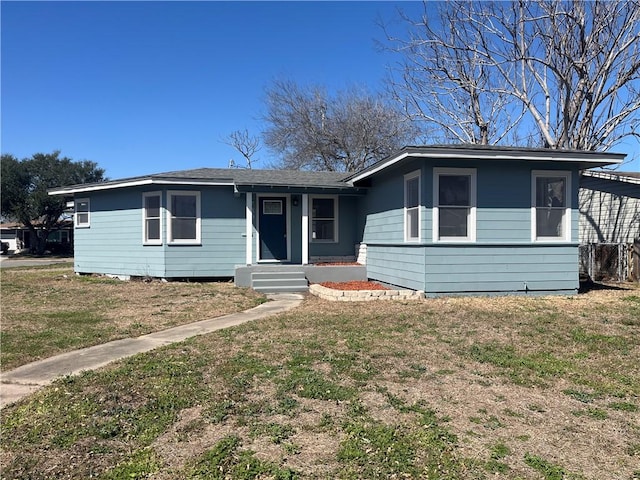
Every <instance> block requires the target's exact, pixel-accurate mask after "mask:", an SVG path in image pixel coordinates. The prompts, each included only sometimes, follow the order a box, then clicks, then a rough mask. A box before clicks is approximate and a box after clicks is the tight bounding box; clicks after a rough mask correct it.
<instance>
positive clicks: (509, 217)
mask: <svg viewBox="0 0 640 480" xmlns="http://www.w3.org/2000/svg"><path fill="white" fill-rule="evenodd" d="M434 167H447V168H476V169H477V170H476V172H477V209H476V241H475V242H465V243H444V242H443V243H440V242H433V232H432V230H433V229H432V218H433V217H432V209H433V205H434V201H433V200H434V199H433V169H434ZM418 169H419V170H420V172H421V205H422V206H421V212H420V213H421V224H420V241H419V242H414V243H411V242H405V241H404V175H405V174H407V173H410V172H413V171H415V170H418ZM533 170H563V171H567V170H569V171H572V176H571V192H570V198H571V206H572V211H571V239H572V240H571V242H559V243H549V244H542V243H536V242H532V232H531V215H532V213H531V195H532V192H531V175H532V171H533ZM577 190H578V172H577V169H576V168H574V167H571V166H568V165H558V164H544V163H539V164H536V165H535V167H533V166H532V164H531V163H527V162H515V161H514V162H510V163H505V162H491V161H485V162H483V163H482V164H478V163H473V162H468V161H464V162H463V161H459V162H458V161H455V160H447V161H436V160H414V161H412V162H407V164H406V165H404V166H402V168H396V169H395V170H393V171H392V172H384V174H381V175H378V176H374V177H373V179H372V186H371V188H370V191H369V195H367V197H366V198H365V199H363V201H362V205H363V209H364V211H365V214H366V217H365V222H364V225H363V232H364V233H363V242H364V243H366V244H367V275H368V276H369V278H372V279H376V280H379V281H382V282H386V283H390V284H393V285H399V286H402V287H406V288H412V289H417V290H425V291H426V292H427V293H432V294H439V293H441V294H451V293H462V292H477V293H482V292H486V293H492V292H525V291H528V292H532V291H539V292H550V291H562V292H576V291H577V289H578V286H579V280H578V250H577V240H578V196H577Z"/></svg>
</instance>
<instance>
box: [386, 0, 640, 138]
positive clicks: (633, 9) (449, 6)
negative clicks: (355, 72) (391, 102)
mask: <svg viewBox="0 0 640 480" xmlns="http://www.w3.org/2000/svg"><path fill="white" fill-rule="evenodd" d="M430 11H433V12H432V13H433V15H431V16H430V15H429V13H430ZM402 18H403V19H404V21H405V22H406V23H407V24H408V25H409V34H408V36H407V37H406V38H400V37H394V36H392V35H390V34H387V39H388V40H389V41H390V45H391V47H390V48H391V49H393V50H394V51H396V52H398V53H400V54H401V56H402V58H403V61H402V62H401V68H400V70H399V72H397V74H396V75H393V76H392V77H391V82H390V84H391V86H392V90H393V91H394V92H395V95H396V97H397V98H399V99H402V100H404V102H405V104H406V105H407V106H408V107H409V108H408V113H409V114H410V115H412V116H413V117H414V118H418V119H420V120H423V121H426V122H431V123H433V124H436V125H439V126H440V131H441V134H440V137H441V138H443V139H445V140H451V139H453V140H455V141H461V142H467V143H481V144H482V143H485V144H486V143H489V144H499V143H512V144H513V143H526V144H533V145H535V146H542V147H547V148H568V149H581V150H606V149H609V148H610V147H611V146H613V145H615V144H616V143H618V142H619V141H620V140H622V139H623V138H626V137H636V138H638V137H639V131H638V121H639V118H638V108H639V107H640V85H639V81H640V4H639V3H638V0H627V1H624V0H611V1H601V0H595V1H590V2H584V1H578V0H575V1H557V0H541V1H530V0H512V1H510V2H490V1H482V2H479V1H475V2H474V1H467V0H455V1H451V2H446V3H445V2H443V3H437V4H436V3H430V2H425V3H424V14H423V15H422V18H420V19H419V20H417V21H416V20H412V19H410V18H409V16H407V15H403V17H402ZM532 132H535V133H534V135H533V136H532Z"/></svg>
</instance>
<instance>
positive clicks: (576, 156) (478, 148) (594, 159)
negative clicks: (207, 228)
mask: <svg viewBox="0 0 640 480" xmlns="http://www.w3.org/2000/svg"><path fill="white" fill-rule="evenodd" d="M405 157H416V158H418V157H430V158H441V159H456V158H471V159H476V160H490V159H494V160H528V161H560V162H570V163H574V164H577V165H578V166H579V168H581V169H583V168H591V167H601V166H605V165H611V164H619V163H621V162H622V160H623V159H624V157H625V155H623V154H616V153H603V152H582V151H575V150H550V149H542V148H516V147H497V146H483V145H431V146H408V147H404V148H403V149H401V150H400V151H398V152H397V153H395V154H394V155H391V156H388V157H386V158H384V159H382V160H380V161H379V162H376V163H374V164H373V165H371V166H370V167H367V168H365V169H363V170H361V171H359V172H357V173H348V172H312V171H300V170H253V169H243V168H196V169H193V170H178V171H174V172H165V173H156V174H152V175H144V176H140V177H130V178H124V179H119V180H110V181H107V182H99V183H87V184H82V185H71V186H67V187H60V188H54V189H51V190H50V191H49V193H50V194H52V195H68V194H72V193H81V192H89V191H93V190H107V189H111V188H122V187H131V186H140V185H150V184H166V185H170V184H174V185H233V186H234V188H236V189H237V190H238V191H259V190H260V187H265V186H268V187H270V188H279V189H281V190H282V191H289V192H293V190H292V189H297V190H298V191H299V192H304V191H307V189H312V188H313V189H317V190H334V191H337V190H339V191H342V192H345V193H346V192H351V193H362V191H361V189H359V188H357V187H354V185H358V182H359V181H360V180H363V179H365V178H367V177H369V176H370V175H374V174H376V173H377V172H379V171H381V170H384V169H385V168H387V167H389V166H391V165H393V164H394V163H396V162H398V161H401V160H402V159H403V158H405ZM273 191H275V190H273Z"/></svg>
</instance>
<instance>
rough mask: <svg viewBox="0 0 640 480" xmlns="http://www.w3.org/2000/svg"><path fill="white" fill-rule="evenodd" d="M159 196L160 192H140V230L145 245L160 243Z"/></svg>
mask: <svg viewBox="0 0 640 480" xmlns="http://www.w3.org/2000/svg"><path fill="white" fill-rule="evenodd" d="M161 198H162V197H161V194H160V192H150V193H143V194H142V231H143V232H144V233H143V235H144V238H143V243H144V244H145V245H161V244H162V237H161V232H162V217H161V215H160V208H161V200H160V199H161Z"/></svg>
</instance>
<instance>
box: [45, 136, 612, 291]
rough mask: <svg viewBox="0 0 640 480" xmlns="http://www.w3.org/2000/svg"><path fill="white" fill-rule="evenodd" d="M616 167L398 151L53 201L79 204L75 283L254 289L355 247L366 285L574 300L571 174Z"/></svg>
mask: <svg viewBox="0 0 640 480" xmlns="http://www.w3.org/2000/svg"><path fill="white" fill-rule="evenodd" d="M623 159H624V155H620V154H608V153H598V152H575V151H558V150H542V149H518V148H499V147H480V146H431V147H405V148H404V149H402V150H401V151H400V152H398V153H397V154H395V155H392V156H390V157H387V158H385V159H383V160H381V161H379V162H377V163H375V164H374V165H372V166H370V167H369V168H367V169H364V170H362V171H360V172H357V173H355V174H345V173H332V172H303V171H269V170H242V169H210V168H202V169H196V170H187V171H177V172H170V173H164V174H156V175H148V176H142V177H136V178H129V179H123V180H116V181H109V182H103V183H96V184H87V185H75V186H69V187H62V188H58V189H54V190H52V191H51V192H50V194H52V195H65V196H69V197H71V196H73V198H74V200H75V209H76V214H75V215H76V219H75V270H76V272H78V273H102V274H112V275H121V276H151V277H161V278H184V277H234V278H235V279H236V283H238V284H240V285H255V283H254V280H253V273H251V274H250V276H247V273H246V272H247V271H249V272H255V271H259V272H262V271H266V270H269V268H271V269H273V271H275V270H277V269H278V267H279V266H281V265H295V266H296V267H301V268H297V270H301V271H303V272H309V270H305V268H303V267H305V266H306V265H309V264H312V263H316V262H323V261H336V260H348V259H353V258H354V256H355V249H356V245H358V246H359V251H360V252H361V253H364V250H366V273H364V275H365V276H366V277H367V278H369V279H372V280H378V281H381V282H384V283H388V284H390V285H396V286H400V287H404V288H410V289H415V290H423V291H425V292H426V294H427V295H450V294H500V293H575V292H577V290H578V287H579V280H578V183H579V172H580V171H581V170H584V169H588V168H592V167H601V166H605V165H611V164H619V163H621V162H622V160H623ZM365 246H366V247H365ZM321 268H326V267H317V269H321ZM362 268H363V269H364V268H365V267H362ZM305 275H307V278H308V279H309V280H310V281H315V280H314V279H313V278H311V277H312V276H311V274H309V273H305ZM345 279H349V278H345Z"/></svg>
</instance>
